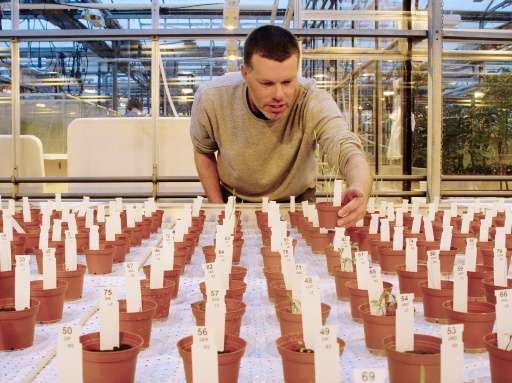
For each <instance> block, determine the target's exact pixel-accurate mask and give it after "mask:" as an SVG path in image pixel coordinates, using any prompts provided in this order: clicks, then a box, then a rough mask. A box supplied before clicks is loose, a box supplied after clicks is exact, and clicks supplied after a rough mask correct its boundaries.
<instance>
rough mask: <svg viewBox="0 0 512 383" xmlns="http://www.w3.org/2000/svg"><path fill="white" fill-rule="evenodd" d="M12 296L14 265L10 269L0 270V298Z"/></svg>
mask: <svg viewBox="0 0 512 383" xmlns="http://www.w3.org/2000/svg"><path fill="white" fill-rule="evenodd" d="M3 298H14V266H13V267H12V270H11V271H0V299H3Z"/></svg>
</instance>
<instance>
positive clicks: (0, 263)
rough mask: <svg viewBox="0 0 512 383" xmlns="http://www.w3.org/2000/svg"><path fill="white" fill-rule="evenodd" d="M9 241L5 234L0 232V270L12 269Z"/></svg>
mask: <svg viewBox="0 0 512 383" xmlns="http://www.w3.org/2000/svg"><path fill="white" fill-rule="evenodd" d="M11 263H12V259H11V241H9V240H8V239H7V235H5V234H4V233H0V271H11V270H12V264H11Z"/></svg>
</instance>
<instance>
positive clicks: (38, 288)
mask: <svg viewBox="0 0 512 383" xmlns="http://www.w3.org/2000/svg"><path fill="white" fill-rule="evenodd" d="M67 288H68V283H67V282H66V281H63V280H57V287H56V288H55V289H48V290H44V289H43V281H42V280H38V281H32V282H30V295H31V296H32V297H34V298H35V299H37V300H38V301H39V302H40V303H41V306H40V307H39V312H38V314H37V317H36V321H37V322H39V323H54V322H58V321H60V320H61V319H62V311H63V309H64V296H65V295H66V290H67Z"/></svg>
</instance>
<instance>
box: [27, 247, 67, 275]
mask: <svg viewBox="0 0 512 383" xmlns="http://www.w3.org/2000/svg"><path fill="white" fill-rule="evenodd" d="M50 247H51V246H50ZM34 255H35V256H36V265H37V272H38V273H39V274H43V251H42V250H41V249H35V250H34ZM65 262H66V260H65V255H64V249H63V248H61V247H59V248H58V250H57V248H55V263H56V264H57V265H63V264H64V263H65Z"/></svg>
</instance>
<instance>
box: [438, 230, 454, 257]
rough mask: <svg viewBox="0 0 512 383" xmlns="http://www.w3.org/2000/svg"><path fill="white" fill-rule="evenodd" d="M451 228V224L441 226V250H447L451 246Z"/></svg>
mask: <svg viewBox="0 0 512 383" xmlns="http://www.w3.org/2000/svg"><path fill="white" fill-rule="evenodd" d="M452 230H453V228H452V227H451V226H445V227H443V233H442V234H441V243H440V250H441V251H449V250H451V248H452Z"/></svg>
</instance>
